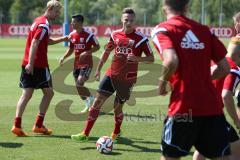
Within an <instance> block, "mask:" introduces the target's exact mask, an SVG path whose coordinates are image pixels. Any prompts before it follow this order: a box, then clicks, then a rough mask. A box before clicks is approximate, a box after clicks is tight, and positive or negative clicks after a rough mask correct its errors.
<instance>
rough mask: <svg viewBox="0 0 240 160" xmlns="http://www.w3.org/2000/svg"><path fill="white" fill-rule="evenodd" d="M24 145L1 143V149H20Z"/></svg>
mask: <svg viewBox="0 0 240 160" xmlns="http://www.w3.org/2000/svg"><path fill="white" fill-rule="evenodd" d="M22 146H23V143H12V142H0V147H3V148H20V147H22Z"/></svg>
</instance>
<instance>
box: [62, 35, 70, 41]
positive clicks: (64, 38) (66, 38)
mask: <svg viewBox="0 0 240 160" xmlns="http://www.w3.org/2000/svg"><path fill="white" fill-rule="evenodd" d="M70 38H71V36H70V35H67V36H64V37H63V41H64V42H68V41H69V39H70Z"/></svg>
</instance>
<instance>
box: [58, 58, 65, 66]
mask: <svg viewBox="0 0 240 160" xmlns="http://www.w3.org/2000/svg"><path fill="white" fill-rule="evenodd" d="M63 62H64V57H61V58H60V59H59V65H60V66H62V65H63Z"/></svg>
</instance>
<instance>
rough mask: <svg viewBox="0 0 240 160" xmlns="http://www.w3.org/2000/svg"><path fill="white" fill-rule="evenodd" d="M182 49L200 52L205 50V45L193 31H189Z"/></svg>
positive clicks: (183, 40) (184, 38)
mask: <svg viewBox="0 0 240 160" xmlns="http://www.w3.org/2000/svg"><path fill="white" fill-rule="evenodd" d="M181 47H182V48H185V49H195V50H199V49H204V48H205V45H204V43H202V42H200V41H199V39H198V38H197V37H196V35H195V34H194V33H193V32H192V31H191V30H188V31H187V32H186V34H185V36H184V37H183V39H182V42H181Z"/></svg>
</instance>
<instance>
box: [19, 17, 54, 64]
mask: <svg viewBox="0 0 240 160" xmlns="http://www.w3.org/2000/svg"><path fill="white" fill-rule="evenodd" d="M49 34H50V26H49V22H48V20H47V18H46V16H40V17H37V18H36V19H35V20H34V22H33V24H32V26H31V28H30V31H29V34H28V37H27V43H26V47H25V54H24V57H23V59H22V66H26V65H27V64H28V63H29V62H28V60H29V52H30V47H31V43H32V40H33V39H37V40H39V41H40V43H39V46H38V48H37V50H36V53H35V58H34V67H38V68H46V67H48V58H47V51H48V40H49Z"/></svg>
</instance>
